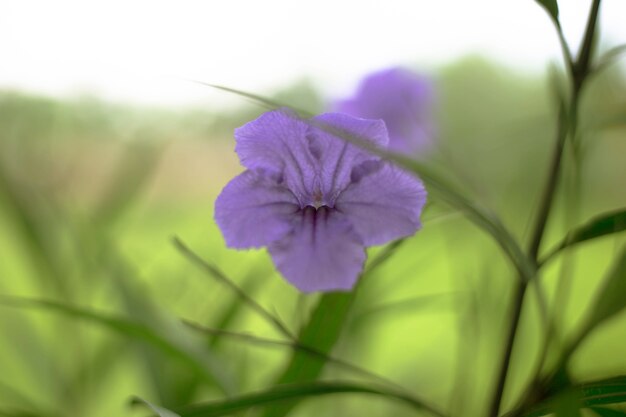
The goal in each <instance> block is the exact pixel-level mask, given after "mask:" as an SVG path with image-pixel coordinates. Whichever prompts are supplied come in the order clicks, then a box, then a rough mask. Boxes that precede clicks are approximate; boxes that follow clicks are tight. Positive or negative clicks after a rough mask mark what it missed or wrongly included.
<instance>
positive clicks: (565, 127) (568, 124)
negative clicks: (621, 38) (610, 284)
mask: <svg viewBox="0 0 626 417" xmlns="http://www.w3.org/2000/svg"><path fill="white" fill-rule="evenodd" d="M600 1H601V0H593V3H592V5H591V11H590V13H589V18H588V20H587V27H586V29H585V35H584V38H583V43H582V46H581V49H580V51H579V54H578V58H577V59H576V62H573V61H572V60H571V53H570V51H569V48H568V46H567V43H566V42H565V38H564V37H563V33H562V31H561V26H560V24H559V22H558V20H556V19H554V18H553V22H554V23H555V25H556V28H557V31H558V33H559V40H560V41H561V46H562V48H563V53H564V55H565V57H566V61H568V62H567V64H568V67H569V69H570V74H571V82H572V94H571V97H570V107H569V109H565V108H564V107H561V109H560V111H559V123H558V128H557V138H556V143H555V147H554V151H553V154H552V159H551V161H550V168H549V171H548V178H547V181H546V185H545V187H544V191H543V194H542V196H541V200H540V203H539V208H538V211H537V217H536V220H535V226H534V228H533V233H532V236H531V240H530V244H529V248H528V256H529V258H530V259H531V260H532V261H533V262H534V263H535V265H537V259H538V254H539V249H540V247H541V241H542V240H543V237H544V234H545V228H546V224H547V222H548V218H549V215H550V212H551V209H552V204H553V202H554V197H555V194H556V189H557V185H558V181H559V173H560V171H561V160H562V157H563V150H564V148H565V141H566V139H567V136H568V133H573V134H575V132H576V125H577V121H578V104H579V100H580V93H581V90H582V87H583V85H584V83H585V81H586V79H587V77H588V75H589V67H590V65H589V64H590V59H591V55H592V48H593V38H594V34H595V30H596V22H597V18H598V12H599V10H600ZM526 287H527V283H526V282H524V280H522V279H520V280H519V281H518V284H517V287H516V291H515V295H514V297H515V298H514V305H513V318H512V321H511V326H510V328H509V334H508V336H507V341H506V347H505V354H504V357H503V360H502V367H501V368H500V374H499V377H498V381H497V385H496V391H495V395H494V398H493V401H492V403H491V409H490V414H489V415H490V416H492V417H496V416H498V413H499V411H500V405H501V403H502V396H503V393H504V386H505V383H506V379H507V375H508V372H509V365H510V361H511V356H512V352H513V347H514V345H515V337H516V334H517V329H518V326H519V319H520V316H521V310H522V307H523V304H524V303H523V301H524V295H525V292H526ZM548 342H549V341H546V343H548ZM534 382H536V380H535V381H534ZM529 392H530V391H529ZM529 395H530V394H529ZM529 399H530V398H526V399H525V401H528V400H529Z"/></svg>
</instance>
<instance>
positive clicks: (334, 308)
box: [262, 291, 356, 417]
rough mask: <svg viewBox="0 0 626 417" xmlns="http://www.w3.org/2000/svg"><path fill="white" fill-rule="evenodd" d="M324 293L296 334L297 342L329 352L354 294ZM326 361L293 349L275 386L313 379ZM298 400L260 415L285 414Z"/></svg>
mask: <svg viewBox="0 0 626 417" xmlns="http://www.w3.org/2000/svg"><path fill="white" fill-rule="evenodd" d="M355 293H356V292H355V291H353V292H349V293H327V294H324V295H322V297H321V298H320V300H319V302H318V304H317V306H316V307H315V310H314V311H313V313H312V314H311V318H310V319H309V321H308V323H307V324H306V325H305V326H304V327H303V328H302V331H301V332H300V334H299V336H298V341H299V344H301V345H303V346H308V347H311V348H313V349H315V350H316V351H318V352H320V353H324V354H330V353H331V351H332V348H333V347H334V346H335V344H336V342H337V340H338V339H339V336H340V334H341V330H342V328H343V325H344V324H345V322H346V321H347V317H348V313H349V311H350V306H351V305H352V301H353V300H354V294H355ZM325 364H326V360H325V358H323V357H321V356H320V357H311V355H308V354H307V353H306V352H302V351H294V352H293V354H292V357H291V360H290V361H289V363H288V365H287V367H286V368H285V370H284V371H283V373H282V374H281V376H280V377H279V378H278V380H277V381H276V383H275V384H276V385H283V384H293V383H302V382H312V381H315V380H316V379H317V378H318V377H319V376H320V374H321V372H322V369H323V368H324V365H325ZM296 404H297V401H286V402H281V403H280V404H273V405H272V406H271V407H268V408H267V409H266V410H265V412H264V413H263V414H262V416H264V417H279V416H286V415H287V414H288V413H289V411H290V410H291V409H292V408H293V407H295V405H296Z"/></svg>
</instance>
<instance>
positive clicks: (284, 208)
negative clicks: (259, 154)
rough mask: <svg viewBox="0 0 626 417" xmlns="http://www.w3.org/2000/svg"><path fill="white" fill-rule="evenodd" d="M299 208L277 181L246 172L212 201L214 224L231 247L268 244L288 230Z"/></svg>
mask: <svg viewBox="0 0 626 417" xmlns="http://www.w3.org/2000/svg"><path fill="white" fill-rule="evenodd" d="M299 208H300V206H299V205H298V201H297V200H296V198H295V197H294V195H293V194H292V193H291V192H290V191H289V190H288V189H286V188H285V187H284V186H282V185H281V184H279V183H278V182H277V180H276V178H272V177H271V176H269V175H266V174H262V173H260V172H254V171H245V172H243V173H242V174H240V175H238V176H237V177H235V178H233V179H232V180H231V181H230V182H229V183H228V184H227V185H226V187H224V190H222V193H221V194H220V195H219V197H217V200H216V201H215V221H216V222H217V224H218V226H219V227H220V229H221V230H222V234H223V235H224V239H226V244H227V245H228V246H230V247H233V248H250V247H259V246H265V245H268V244H269V243H271V242H274V241H275V240H277V239H280V238H281V237H283V236H285V235H286V234H287V233H289V232H290V231H291V223H292V221H293V214H294V213H295V212H297V211H298V210H299Z"/></svg>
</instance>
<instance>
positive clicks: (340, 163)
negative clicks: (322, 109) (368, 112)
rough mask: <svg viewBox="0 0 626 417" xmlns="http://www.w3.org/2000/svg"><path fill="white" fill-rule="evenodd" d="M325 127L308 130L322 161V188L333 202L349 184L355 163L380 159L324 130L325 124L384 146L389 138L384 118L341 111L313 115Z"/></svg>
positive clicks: (312, 143) (326, 198)
mask: <svg viewBox="0 0 626 417" xmlns="http://www.w3.org/2000/svg"><path fill="white" fill-rule="evenodd" d="M312 120H313V122H318V123H320V124H321V125H322V127H316V123H314V124H313V125H312V127H313V128H312V129H311V131H310V132H309V141H310V148H311V153H312V154H313V155H314V156H315V157H316V158H317V159H318V160H319V161H320V182H321V188H322V189H321V191H322V194H323V196H324V200H325V201H326V203H327V204H329V205H332V204H333V203H334V200H335V199H336V198H337V195H338V194H339V193H340V192H341V190H343V189H344V188H345V187H346V186H347V185H348V184H349V183H350V173H351V172H352V169H353V168H354V167H355V166H358V165H360V164H361V163H363V162H365V161H368V160H378V159H379V158H378V157H377V156H375V155H374V154H372V153H370V152H367V151H366V150H364V149H362V148H359V147H358V146H356V145H353V144H351V143H350V142H348V141H347V140H345V139H342V138H341V137H338V136H336V135H333V134H332V132H329V131H327V130H324V129H323V126H324V125H327V126H329V127H332V128H334V129H339V130H342V131H345V132H346V133H348V134H350V135H354V136H355V137H358V138H362V139H365V140H368V141H371V142H372V143H373V144H375V145H378V146H379V147H381V148H384V147H386V145H387V142H388V141H389V138H388V136H387V128H386V127H385V123H384V122H383V121H382V120H366V119H359V118H356V117H352V116H349V115H347V114H340V113H326V114H322V115H320V116H317V117H314V118H313V119H312Z"/></svg>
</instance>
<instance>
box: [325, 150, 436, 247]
mask: <svg viewBox="0 0 626 417" xmlns="http://www.w3.org/2000/svg"><path fill="white" fill-rule="evenodd" d="M352 178H353V180H354V182H353V183H352V184H351V185H350V186H349V187H348V188H346V189H345V190H344V191H343V192H342V193H341V195H339V197H338V199H337V203H336V205H335V207H336V208H337V210H339V211H340V212H341V213H343V214H344V215H345V216H346V218H348V219H350V223H351V224H352V226H353V227H354V230H355V231H356V232H357V233H358V235H359V236H360V237H361V239H362V241H363V243H364V244H365V245H366V246H370V245H380V244H383V243H386V242H388V241H390V240H394V239H398V238H401V237H406V236H410V235H412V234H413V233H415V232H416V231H417V230H418V229H419V228H420V227H421V223H420V214H421V212H422V208H423V207H424V204H425V202H426V190H425V189H424V185H423V184H422V182H421V181H420V180H419V179H417V178H416V177H414V176H412V175H410V174H408V173H406V172H405V171H402V170H401V169H399V168H397V167H396V166H394V165H392V164H390V163H388V162H382V161H380V162H366V163H364V164H363V165H361V166H359V167H357V168H355V169H354V171H353V174H352Z"/></svg>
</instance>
